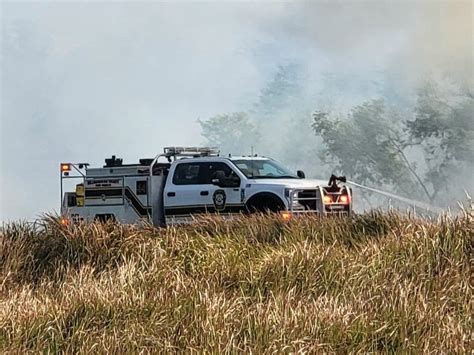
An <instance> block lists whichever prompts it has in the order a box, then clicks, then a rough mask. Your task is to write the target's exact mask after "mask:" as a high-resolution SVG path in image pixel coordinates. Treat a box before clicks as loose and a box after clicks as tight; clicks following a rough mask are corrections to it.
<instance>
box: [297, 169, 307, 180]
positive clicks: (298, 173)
mask: <svg viewBox="0 0 474 355" xmlns="http://www.w3.org/2000/svg"><path fill="white" fill-rule="evenodd" d="M296 175H298V177H299V178H300V179H305V178H306V174H305V173H304V171H303V170H298V171H297V172H296Z"/></svg>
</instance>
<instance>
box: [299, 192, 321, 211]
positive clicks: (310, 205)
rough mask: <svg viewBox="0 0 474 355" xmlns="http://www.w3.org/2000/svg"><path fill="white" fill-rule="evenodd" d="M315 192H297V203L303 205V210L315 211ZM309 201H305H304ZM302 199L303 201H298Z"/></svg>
mask: <svg viewBox="0 0 474 355" xmlns="http://www.w3.org/2000/svg"><path fill="white" fill-rule="evenodd" d="M316 196H317V194H316V190H303V191H300V192H298V202H299V203H300V204H301V205H303V207H304V209H305V210H316V209H317V203H316V202H317V201H316ZM307 198H308V199H310V200H305V199H307ZM300 199H303V200H300Z"/></svg>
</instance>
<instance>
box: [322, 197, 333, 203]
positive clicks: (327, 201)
mask: <svg viewBox="0 0 474 355" xmlns="http://www.w3.org/2000/svg"><path fill="white" fill-rule="evenodd" d="M323 201H324V204H325V205H328V204H330V203H332V198H331V196H329V195H325V196H324V197H323Z"/></svg>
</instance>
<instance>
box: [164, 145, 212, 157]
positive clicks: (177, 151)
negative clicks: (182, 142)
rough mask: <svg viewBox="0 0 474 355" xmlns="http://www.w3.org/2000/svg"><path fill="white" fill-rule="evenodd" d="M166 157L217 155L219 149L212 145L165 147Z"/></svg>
mask: <svg viewBox="0 0 474 355" xmlns="http://www.w3.org/2000/svg"><path fill="white" fill-rule="evenodd" d="M163 150H164V153H165V155H166V156H167V157H172V156H218V155H219V153H220V151H219V149H217V148H214V147H166V148H164V149H163Z"/></svg>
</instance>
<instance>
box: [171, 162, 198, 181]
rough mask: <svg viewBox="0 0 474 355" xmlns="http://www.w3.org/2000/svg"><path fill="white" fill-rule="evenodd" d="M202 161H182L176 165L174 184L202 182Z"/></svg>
mask: <svg viewBox="0 0 474 355" xmlns="http://www.w3.org/2000/svg"><path fill="white" fill-rule="evenodd" d="M203 168H204V164H203V163H182V164H179V165H178V166H176V170H175V171H174V176H173V184H175V185H200V184H204V183H205V181H204V176H203V173H204V169H203Z"/></svg>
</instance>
